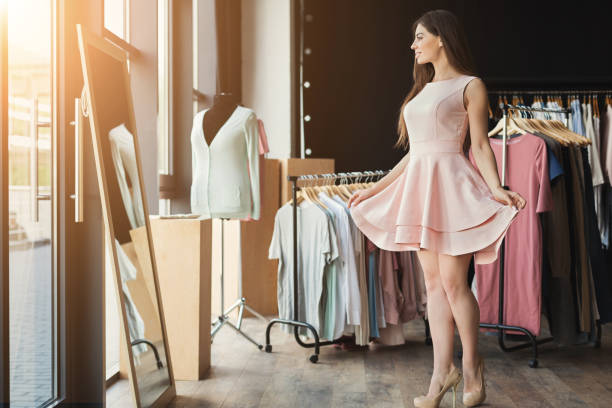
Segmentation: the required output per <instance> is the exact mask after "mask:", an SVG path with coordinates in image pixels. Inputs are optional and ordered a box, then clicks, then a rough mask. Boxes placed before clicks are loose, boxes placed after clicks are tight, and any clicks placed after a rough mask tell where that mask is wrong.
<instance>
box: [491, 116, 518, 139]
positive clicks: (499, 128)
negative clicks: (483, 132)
mask: <svg viewBox="0 0 612 408" xmlns="http://www.w3.org/2000/svg"><path fill="white" fill-rule="evenodd" d="M507 130H508V136H510V135H512V134H515V133H520V134H523V133H525V131H524V130H523V129H521V127H520V126H519V125H517V123H516V122H515V121H514V119H513V118H512V116H510V115H508V128H507ZM503 131H504V118H503V117H502V118H501V119H500V120H499V122H497V125H495V127H494V128H493V129H492V130H491V131H490V132H489V133H488V136H489V137H491V136H495V135H496V134H498V133H499V132H503Z"/></svg>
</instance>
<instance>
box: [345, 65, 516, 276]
mask: <svg viewBox="0 0 612 408" xmlns="http://www.w3.org/2000/svg"><path fill="white" fill-rule="evenodd" d="M474 78H475V77H472V76H467V75H462V76H459V77H456V78H452V79H448V80H444V81H439V82H430V83H428V84H426V85H425V87H424V88H423V89H422V90H421V92H419V93H418V94H417V95H416V96H415V97H414V98H413V99H412V100H411V101H410V102H408V103H407V104H406V106H405V107H404V110H403V112H402V115H403V118H404V121H405V123H406V128H407V131H408V136H409V140H410V150H409V151H410V159H409V161H408V164H407V165H406V168H405V169H404V171H403V172H402V173H401V174H400V175H399V176H398V177H397V178H396V179H395V180H393V182H392V183H391V184H389V185H388V186H387V187H385V188H384V189H383V190H381V191H380V192H378V193H377V194H375V195H374V196H371V197H369V198H368V199H366V200H364V201H361V202H360V203H359V204H357V205H354V206H352V207H351V209H350V211H351V215H352V217H353V220H354V222H355V224H356V225H357V226H358V227H359V229H360V230H361V231H362V232H363V233H364V234H365V235H366V236H367V237H368V238H369V239H370V240H371V241H372V242H373V243H374V244H376V246H378V247H379V248H382V249H386V250H389V251H407V250H412V251H418V250H420V249H421V248H426V249H430V250H433V251H436V252H438V253H443V254H448V255H461V254H465V253H474V255H475V262H476V263H479V264H483V263H491V262H493V261H494V260H495V259H496V258H497V252H498V249H499V246H500V244H501V241H502V239H503V237H504V235H505V233H506V231H507V230H508V227H509V226H510V223H511V222H512V221H513V220H514V219H515V218H516V215H517V213H518V211H519V210H518V209H516V208H515V207H513V206H509V205H504V204H502V203H500V202H498V201H496V200H495V199H494V198H493V195H492V193H491V191H490V189H489V187H488V186H487V184H486V182H485V181H484V179H483V178H482V176H481V175H480V173H479V172H478V171H477V170H476V169H475V168H474V167H473V166H472V164H471V162H470V161H469V160H468V159H467V158H466V157H465V155H464V154H463V151H462V150H463V144H464V141H465V137H466V133H467V129H468V115H467V111H466V109H465V107H464V104H463V91H464V89H465V87H466V86H467V84H468V83H469V82H470V81H471V80H473V79H474Z"/></svg>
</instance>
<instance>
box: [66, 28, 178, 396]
mask: <svg viewBox="0 0 612 408" xmlns="http://www.w3.org/2000/svg"><path fill="white" fill-rule="evenodd" d="M76 29H77V35H78V42H79V51H80V55H81V67H82V69H83V82H84V86H85V97H86V99H87V106H88V110H89V125H90V130H91V137H92V143H93V150H94V157H95V162H96V170H97V174H98V186H99V187H100V197H101V199H102V200H101V207H102V215H103V219H104V229H105V231H106V234H105V246H106V247H107V248H109V247H110V250H111V251H110V253H111V254H112V256H111V260H112V266H113V269H114V272H115V273H114V279H115V289H116V290H117V297H118V299H119V300H120V302H119V303H120V307H121V327H122V331H123V336H122V337H123V340H124V346H125V347H126V349H127V356H128V360H129V380H130V387H131V389H132V396H133V398H134V402H135V404H136V407H138V408H140V407H141V406H142V405H141V399H140V391H139V389H138V383H137V378H136V372H135V367H134V359H133V352H132V347H131V346H130V345H129V344H128V343H129V339H130V333H129V328H128V325H127V316H126V310H125V300H124V296H123V294H122V290H121V287H122V285H121V282H122V280H121V274H120V270H119V268H118V261H117V250H116V246H115V245H112V242H113V239H114V236H115V234H114V229H113V223H112V220H111V218H110V217H111V213H110V203H109V197H108V187H107V181H106V180H107V179H106V174H105V167H104V158H103V157H102V154H101V151H102V146H101V141H100V134H99V131H98V129H99V126H98V119H97V117H96V111H97V110H96V106H95V100H96V99H95V98H92V89H93V87H92V86H91V85H92V84H91V83H90V80H91V78H90V76H89V72H88V71H89V70H88V68H89V67H90V63H89V62H90V58H89V54H88V51H87V47H88V46H93V47H96V48H97V49H98V50H100V51H101V52H103V53H105V54H107V55H109V56H110V57H112V58H115V59H117V60H118V61H119V62H120V63H121V65H122V67H123V81H124V84H125V89H126V96H127V99H128V100H127V101H126V102H127V105H128V107H129V112H128V117H129V123H126V125H127V126H128V127H129V129H133V131H132V132H131V133H132V134H133V137H134V150H135V155H136V165H137V166H138V182H139V183H140V187H141V189H140V190H141V195H142V204H143V211H144V215H145V217H144V218H145V225H146V231H147V239H148V246H149V255H150V260H151V272H152V273H153V281H154V284H155V294H156V296H157V299H156V301H157V307H158V310H159V318H160V324H161V332H162V338H163V343H164V347H165V350H164V352H165V355H166V364H167V369H168V376H169V380H170V385H169V386H168V388H167V389H166V390H165V391H164V392H163V393H162V394H161V395H160V397H159V398H158V399H157V400H156V401H155V402H154V403H153V405H152V407H153V408H157V407H165V406H166V405H167V404H168V403H169V402H170V401H172V399H174V397H175V396H176V383H175V381H174V374H173V371H172V362H171V359H170V348H169V347H168V335H167V332H166V324H165V320H164V311H163V307H162V301H161V293H160V290H159V280H158V277H157V264H156V262H155V252H154V248H153V240H152V234H151V224H150V221H149V208H148V205H147V201H146V194H145V185H144V182H143V178H142V163H141V161H140V147H139V142H138V137H137V133H136V121H135V115H134V106H133V99H132V90H131V87H130V77H129V73H128V70H127V55H126V53H125V52H124V51H123V50H121V49H120V48H118V47H117V46H115V45H113V44H112V43H111V42H109V41H107V40H105V39H103V38H101V37H98V36H96V35H93V34H91V33H88V32H87V31H86V30H84V29H83V28H82V27H81V25H80V24H77V27H76ZM109 243H110V244H111V245H108V244H109ZM105 258H106V256H105ZM103 355H105V352H104V353H103ZM103 358H104V357H103ZM104 365H105V364H104Z"/></svg>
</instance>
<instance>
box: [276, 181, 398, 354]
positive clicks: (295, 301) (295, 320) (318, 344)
mask: <svg viewBox="0 0 612 408" xmlns="http://www.w3.org/2000/svg"><path fill="white" fill-rule="evenodd" d="M389 171H390V170H387V171H383V170H376V171H364V172H352V173H330V174H316V175H314V174H313V175H303V176H287V180H289V181H291V183H292V186H291V192H292V198H293V204H292V205H293V320H288V319H280V318H278V319H272V320H271V321H270V323H268V327H267V328H266V347H265V351H266V352H267V353H270V352H272V345H271V344H270V329H271V328H272V326H273V325H274V324H276V323H284V324H288V325H291V326H293V334H294V335H295V341H296V342H297V343H298V344H299V345H300V346H302V347H304V348H313V347H314V349H315V350H314V354H313V355H311V356H310V361H311V362H312V363H316V362H317V361H319V348H320V347H321V346H328V345H330V344H336V343H338V342H337V341H335V340H331V341H320V340H319V333H318V332H317V330H316V329H315V328H314V327H313V326H312V325H311V324H309V323H306V322H302V321H300V320H298V293H299V292H298V238H297V205H296V203H297V190H298V188H301V187H298V186H297V182H298V181H299V180H308V181H314V180H334V181H335V180H338V179H340V180H341V181H344V180H348V179H355V178H361V177H366V178H369V177H376V176H384V175H385V174H387V173H389ZM299 327H305V328H307V329H308V330H310V332H311V333H312V335H313V337H314V343H304V342H303V341H302V339H300V336H299V334H298V328H299Z"/></svg>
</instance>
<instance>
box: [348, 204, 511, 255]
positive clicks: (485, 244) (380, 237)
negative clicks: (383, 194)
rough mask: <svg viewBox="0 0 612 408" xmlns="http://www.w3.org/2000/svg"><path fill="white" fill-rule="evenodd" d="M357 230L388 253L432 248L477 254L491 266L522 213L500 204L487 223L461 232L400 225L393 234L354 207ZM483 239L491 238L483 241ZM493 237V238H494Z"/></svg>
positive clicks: (447, 252)
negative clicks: (369, 219) (504, 239)
mask: <svg viewBox="0 0 612 408" xmlns="http://www.w3.org/2000/svg"><path fill="white" fill-rule="evenodd" d="M350 211H351V215H352V217H353V220H354V222H355V224H356V225H357V227H358V228H359V229H360V230H361V232H363V233H364V234H365V236H366V237H368V239H370V241H372V242H373V243H374V244H375V245H376V246H377V247H379V248H381V249H384V250H387V251H419V250H420V249H428V250H432V251H435V252H438V253H441V254H446V255H463V254H467V253H474V262H475V263H476V264H489V263H492V262H494V261H495V260H496V259H497V254H498V251H499V247H500V245H501V242H502V240H503V238H504V236H505V235H506V232H507V231H508V228H509V227H510V224H511V223H512V220H513V219H514V218H515V217H516V215H517V214H518V212H519V210H518V209H516V208H514V207H512V206H509V205H503V204H501V203H499V205H498V206H497V209H496V210H495V212H494V213H493V214H492V215H490V216H489V217H488V218H487V219H486V220H485V221H484V222H482V223H480V224H478V225H475V226H473V227H470V228H467V229H463V230H459V231H437V230H435V229H432V228H429V227H426V226H420V225H419V226H408V225H396V227H395V229H394V230H393V231H386V230H384V229H381V228H380V227H378V226H377V225H375V224H374V223H371V222H369V221H368V220H367V219H366V218H365V217H364V216H363V214H362V213H361V211H360V208H359V206H357V207H351V209H350ZM483 237H489V239H487V240H486V241H483ZM491 238H492V239H491Z"/></svg>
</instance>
